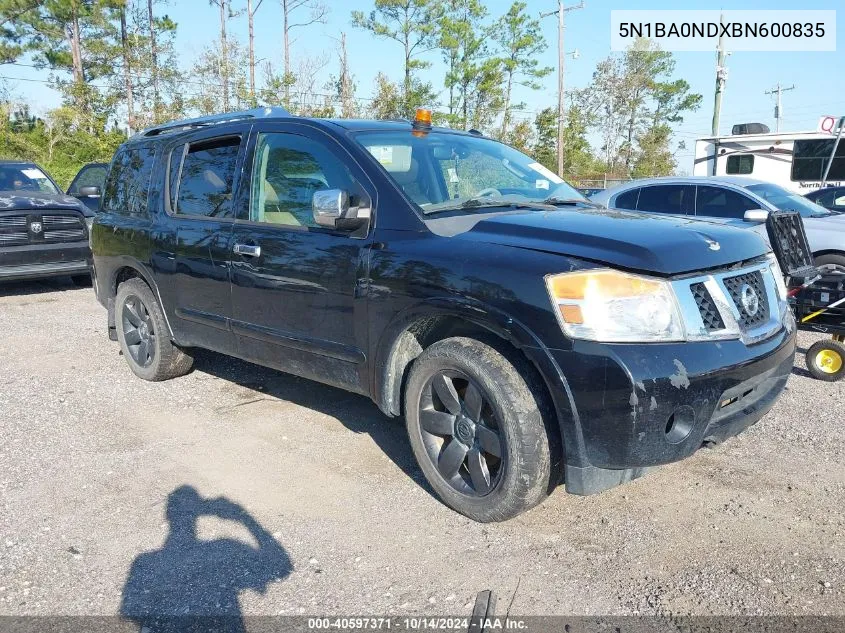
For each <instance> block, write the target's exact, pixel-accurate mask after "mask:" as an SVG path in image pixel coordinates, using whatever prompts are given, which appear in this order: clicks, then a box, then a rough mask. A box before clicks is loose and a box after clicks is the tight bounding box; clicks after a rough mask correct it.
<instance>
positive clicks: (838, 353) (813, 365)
mask: <svg viewBox="0 0 845 633" xmlns="http://www.w3.org/2000/svg"><path fill="white" fill-rule="evenodd" d="M805 359H806V361H807V370H808V371H809V372H810V374H812V376H813V378H818V379H819V380H824V381H825V382H836V381H837V380H841V379H842V376H845V345H843V344H842V343H840V342H839V341H834V340H833V339H829V340H826V341H819V342H817V343H813V345H811V346H810V349H808V350H807V355H806V357H805Z"/></svg>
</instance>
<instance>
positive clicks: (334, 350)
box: [92, 109, 795, 521]
mask: <svg viewBox="0 0 845 633" xmlns="http://www.w3.org/2000/svg"><path fill="white" fill-rule="evenodd" d="M427 118H428V117H427V116H426V113H425V112H423V113H420V116H419V117H418V118H417V119H416V120H415V121H413V122H411V121H389V122H388V121H350V120H320V119H305V118H297V117H292V116H290V115H289V114H287V113H286V112H284V111H279V110H277V109H257V110H251V111H245V112H238V113H229V114H226V115H219V116H214V117H207V118H202V119H195V120H188V121H180V122H175V123H171V124H167V125H163V126H160V127H157V128H153V129H150V130H147V131H145V132H143V133H140V134H138V135H136V136H135V137H133V138H132V139H130V140H129V141H128V142H127V143H125V144H124V145H123V146H121V148H120V149H119V150H118V151H117V153H116V155H115V157H114V159H113V160H112V163H111V167H110V172H109V175H108V177H107V179H106V185H105V190H104V193H103V199H102V204H101V208H100V215H98V218H97V220H96V221H95V223H94V229H93V235H92V245H93V255H94V267H95V273H96V274H95V287H96V293H97V297H98V298H99V300H100V302H101V303H102V304H103V305H104V306H105V307H107V309H108V328H109V333H110V335H111V337H112V338H113V339H116V340H118V341H119V344H120V347H121V350H122V352H123V355H124V357H125V358H126V360H127V362H128V364H129V367H130V368H131V369H132V371H133V372H135V374H137V375H138V376H140V377H141V378H144V379H146V380H163V379H167V378H173V377H176V376H178V375H180V374H184V373H185V372H187V371H189V370H190V368H191V365H192V356H191V355H192V350H193V349H194V348H209V349H213V350H217V351H219V352H222V353H224V354H230V355H233V356H237V357H240V358H243V359H246V360H249V361H253V362H256V363H260V364H263V365H266V366H269V367H274V368H278V369H280V370H284V371H287V372H291V373H294V374H298V375H300V376H305V377H308V378H312V379H314V380H318V381H321V382H324V383H327V384H330V385H334V386H337V387H342V388H344V389H347V390H350V391H353V392H357V393H360V394H365V395H367V396H368V397H370V398H372V400H373V401H374V402H375V403H376V404H377V405H378V407H379V408H380V409H381V410H382V411H383V412H384V413H385V414H387V415H388V416H400V415H404V418H405V421H406V424H407V430H408V437H409V441H410V445H411V448H412V450H413V453H414V455H415V456H416V459H417V461H418V463H419V465H420V468H421V469H422V471H423V473H424V474H425V476H426V478H427V479H428V481H429V482H430V484H431V486H432V487H433V489H434V490H435V491H436V492H437V493H438V495H440V497H441V498H442V499H443V500H444V501H445V502H446V503H447V504H448V505H450V506H451V507H453V508H455V509H456V510H458V511H460V512H462V513H464V514H466V515H467V516H469V517H472V518H473V519H476V520H479V521H497V520H503V519H507V518H509V517H513V516H515V515H517V514H519V513H520V512H522V511H524V510H526V509H527V508H530V507H531V506H533V505H535V504H537V503H539V502H540V501H541V500H542V499H544V498H545V497H546V495H548V494H549V493H550V492H551V491H552V490H553V489H554V487H555V486H557V485H558V484H559V483H560V482H561V479H563V481H564V483H565V486H566V489H567V491H569V492H572V493H576V494H591V493H595V492H599V491H602V490H605V489H607V488H610V487H612V486H615V485H617V484H620V483H622V482H625V481H627V480H630V479H633V478H635V477H639V476H640V475H642V474H644V473H645V472H646V470H647V469H649V468H650V467H652V466H656V465H659V464H665V463H668V462H672V461H676V460H679V459H682V458H684V457H686V456H688V455H690V454H692V453H693V452H695V451H696V450H698V449H699V448H700V447H702V446H703V445H710V444H715V443H718V442H720V441H721V440H724V439H725V438H728V437H730V436H733V435H735V434H737V433H739V432H741V431H742V430H744V429H745V428H747V427H748V426H749V425H751V424H754V423H755V422H757V420H759V419H760V418H761V417H762V416H763V415H764V414H765V413H766V412H767V411H768V410H769V409H770V408H771V407H772V406H773V404H774V403H775V401H776V399H777V397H778V395H779V394H780V392H781V390H782V389H783V388H784V385H785V384H786V381H787V378H788V376H789V375H790V372H791V369H792V361H793V356H794V352H795V323H794V319H793V317H792V315H791V312H790V310H789V308H788V307H787V301H786V289H785V288H784V285H783V279H782V277H781V272H780V269H779V267H778V264H777V262H776V260H775V259H774V258H773V256H772V255H771V253H770V252H769V249H768V248H767V246H766V244H765V243H764V242H763V241H762V240H761V239H760V238H759V237H758V236H757V235H756V234H754V233H752V232H749V231H742V230H738V229H733V228H730V227H725V226H720V225H716V224H709V223H704V222H697V221H694V220H690V219H687V218H676V217H655V216H651V215H642V214H637V213H633V212H619V211H609V210H607V209H604V208H598V207H597V205H595V204H593V203H590V202H589V201H588V200H587V199H586V198H584V197H583V196H582V195H580V194H579V193H578V192H577V191H575V190H574V189H573V188H572V187H570V186H569V185H568V184H567V183H565V182H564V181H563V180H562V179H561V178H560V177H558V176H557V175H556V174H554V173H552V172H551V171H550V170H548V169H547V168H545V167H543V166H542V165H540V164H539V163H537V162H535V161H534V160H532V159H531V158H529V157H528V156H525V155H524V154H521V153H520V152H518V151H516V150H514V149H513V148H510V147H508V146H506V145H503V144H502V143H499V142H497V141H494V140H492V139H489V138H485V137H483V136H481V135H479V134H477V133H473V132H458V131H455V130H449V129H441V128H436V127H432V126H431V125H430V122H429V120H427ZM267 467H268V468H272V467H273V466H272V465H271V464H268V465H267Z"/></svg>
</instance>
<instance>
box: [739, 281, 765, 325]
mask: <svg viewBox="0 0 845 633" xmlns="http://www.w3.org/2000/svg"><path fill="white" fill-rule="evenodd" d="M739 294H740V297H741V298H742V307H743V308H744V309H745V312H746V314H748V316H750V317H753V316H754V315H755V314H757V311H758V310H759V309H760V297H759V296H758V295H757V292H756V291H755V290H754V288H752V287H751V286H749V285H748V284H742V288H741V289H740V291H739Z"/></svg>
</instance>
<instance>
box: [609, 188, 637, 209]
mask: <svg viewBox="0 0 845 633" xmlns="http://www.w3.org/2000/svg"><path fill="white" fill-rule="evenodd" d="M639 195H640V190H639V189H631V190H630V191H626V192H625V193H622V194H619V197H618V198H616V202H614V203H613V206H614V208H616V209H636V208H637V198H638V197H639Z"/></svg>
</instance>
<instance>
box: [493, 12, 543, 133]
mask: <svg viewBox="0 0 845 633" xmlns="http://www.w3.org/2000/svg"><path fill="white" fill-rule="evenodd" d="M526 7H527V5H526V3H525V2H514V3H513V4H512V5H511V7H510V9H509V10H508V12H507V13H506V14H505V15H504V16H502V17H501V18H499V19H498V20H497V21H496V23H495V25H494V26H493V29H492V36H493V39H494V40H495V41H496V42H498V44H499V47H500V49H501V55H502V65H503V72H504V74H505V89H504V106H503V110H502V131H501V135H502V136H505V135H506V134H507V131H508V126H509V125H510V118H511V108H512V107H514V106H513V105H512V104H511V94H512V92H513V86H514V84H517V85H521V86H525V87H528V88H531V89H532V90H539V89H540V87H541V85H540V83H539V81H538V80H540V79H542V78H543V77H545V76H547V75H548V74H549V73H551V72H552V70H553V69H552V68H551V67H549V66H540V63H539V62H538V61H537V57H538V56H539V55H540V54H541V53H542V52H543V51H545V50H546V49H547V48H548V44H547V43H546V40H545V38H544V37H543V32H542V31H541V30H540V21H539V20H537V19H534V18H531V17H530V16H529V15H528V13H527V11H526ZM522 105H524V104H516V107H521V106H522Z"/></svg>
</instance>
